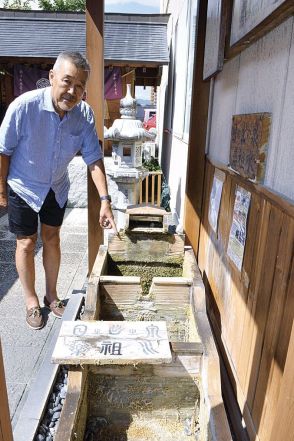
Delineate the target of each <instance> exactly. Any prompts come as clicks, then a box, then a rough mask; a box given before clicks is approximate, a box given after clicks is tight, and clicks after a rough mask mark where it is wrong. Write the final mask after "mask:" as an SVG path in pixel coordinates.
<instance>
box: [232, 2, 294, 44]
mask: <svg viewBox="0 0 294 441" xmlns="http://www.w3.org/2000/svg"><path fill="white" fill-rule="evenodd" d="M293 8H294V4H293V0H262V2H261V1H260V0H246V1H245V0H234V6H233V14H232V25H231V37H230V45H231V46H234V45H237V44H238V43H241V42H245V43H248V42H252V41H254V40H256V39H257V38H259V37H260V36H261V35H263V34H264V33H265V32H268V31H269V30H271V29H273V28H274V27H275V26H277V25H278V24H279V23H281V22H282V20H285V19H286V18H287V17H288V16H290V15H291V14H292V13H293ZM245 40H247V41H245Z"/></svg>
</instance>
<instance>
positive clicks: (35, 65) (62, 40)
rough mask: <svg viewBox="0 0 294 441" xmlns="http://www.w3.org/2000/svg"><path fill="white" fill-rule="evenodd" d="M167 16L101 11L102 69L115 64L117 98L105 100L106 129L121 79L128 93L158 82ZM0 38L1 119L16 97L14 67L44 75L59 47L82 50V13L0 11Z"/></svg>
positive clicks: (166, 57)
mask: <svg viewBox="0 0 294 441" xmlns="http://www.w3.org/2000/svg"><path fill="white" fill-rule="evenodd" d="M168 18H169V16H168V15H164V14H152V15H148V14H143V15H142V14H105V16H104V67H105V69H106V71H105V72H106V73H107V72H108V71H110V72H111V71H112V70H113V69H114V68H119V75H120V76H121V81H122V94H121V95H120V96H119V98H118V99H115V98H113V97H112V99H110V100H106V101H105V114H106V116H107V118H106V119H105V125H106V126H107V127H109V126H110V125H112V122H113V121H114V119H116V118H119V117H120V114H119V101H120V98H121V97H122V96H124V95H125V93H126V84H127V83H130V84H132V88H133V94H134V92H135V86H144V87H146V86H152V87H153V88H155V89H156V88H157V86H160V83H161V73H162V67H163V66H164V65H167V64H168V62H169V53H168V47H167V23H168ZM0 41H1V44H0V87H1V89H0V91H1V93H0V120H1V119H2V118H3V116H4V114H5V111H6V109H7V106H8V104H9V103H10V102H11V101H12V100H13V99H14V98H15V96H16V86H15V81H16V79H15V66H18V67H21V66H22V67H23V69H25V68H31V69H40V71H42V72H43V77H44V76H45V77H46V71H49V70H50V69H51V67H52V65H53V63H54V61H55V59H56V57H57V55H58V54H59V53H60V52H61V51H63V50H76V51H79V52H81V53H83V54H85V53H86V18H85V14H81V13H75V12H68V13H59V12H58V13H56V12H44V11H41V10H38V11H15V10H7V9H0ZM40 74H41V73H40ZM47 78H48V76H47ZM25 90H27V89H25ZM105 147H106V150H109V149H108V145H106V146H105ZM106 153H107V152H106Z"/></svg>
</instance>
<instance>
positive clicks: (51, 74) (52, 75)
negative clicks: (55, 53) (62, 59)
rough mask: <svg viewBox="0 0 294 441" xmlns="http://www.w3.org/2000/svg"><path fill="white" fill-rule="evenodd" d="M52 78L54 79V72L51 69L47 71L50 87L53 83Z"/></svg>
mask: <svg viewBox="0 0 294 441" xmlns="http://www.w3.org/2000/svg"><path fill="white" fill-rule="evenodd" d="M53 78H54V71H53V69H51V70H50V71H49V81H50V84H51V86H52V83H53Z"/></svg>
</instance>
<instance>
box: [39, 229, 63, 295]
mask: <svg viewBox="0 0 294 441" xmlns="http://www.w3.org/2000/svg"><path fill="white" fill-rule="evenodd" d="M41 238H42V241H43V266H44V269H45V276H46V298H47V300H48V301H49V302H50V303H51V302H53V301H54V300H56V299H57V290H56V285H57V278H58V273H59V267H60V259H61V253H60V227H51V226H50V225H46V224H41Z"/></svg>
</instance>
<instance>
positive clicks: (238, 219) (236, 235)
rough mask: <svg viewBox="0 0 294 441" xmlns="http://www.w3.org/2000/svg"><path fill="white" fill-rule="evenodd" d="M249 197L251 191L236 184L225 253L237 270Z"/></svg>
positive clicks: (240, 262)
mask: <svg viewBox="0 0 294 441" xmlns="http://www.w3.org/2000/svg"><path fill="white" fill-rule="evenodd" d="M250 199H251V193H250V192H249V191H247V190H245V189H244V188H242V187H239V186H237V188H236V193H235V204H234V212H233V220H232V225H231V230H230V236H229V242H228V249H227V253H228V256H229V257H230V259H231V260H232V261H233V262H234V264H235V265H236V267H237V268H238V270H239V271H241V268H242V262H243V256H244V248H245V242H246V228H247V217H248V211H249V206H250Z"/></svg>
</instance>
